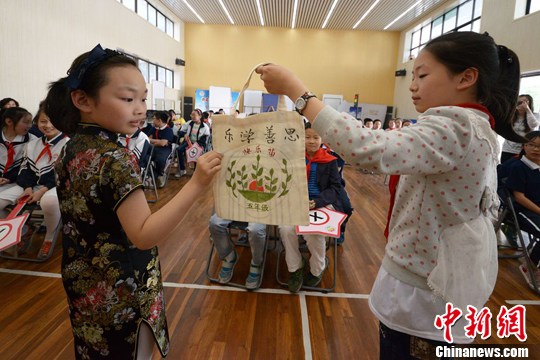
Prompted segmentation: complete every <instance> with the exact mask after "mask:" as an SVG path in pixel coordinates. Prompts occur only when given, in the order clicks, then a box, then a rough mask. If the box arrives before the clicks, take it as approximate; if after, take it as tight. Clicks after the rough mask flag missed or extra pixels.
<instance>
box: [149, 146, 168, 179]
mask: <svg viewBox="0 0 540 360" xmlns="http://www.w3.org/2000/svg"><path fill="white" fill-rule="evenodd" d="M169 155H171V148H170V147H168V146H166V147H157V146H156V147H155V148H154V154H153V156H152V160H154V163H155V164H156V167H155V169H156V175H157V176H161V175H163V174H164V173H165V166H166V165H167V158H168V157H169Z"/></svg>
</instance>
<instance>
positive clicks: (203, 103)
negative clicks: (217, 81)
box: [195, 89, 210, 111]
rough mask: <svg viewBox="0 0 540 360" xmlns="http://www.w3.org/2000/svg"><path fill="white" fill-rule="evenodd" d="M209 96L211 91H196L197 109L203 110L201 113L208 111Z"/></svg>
mask: <svg viewBox="0 0 540 360" xmlns="http://www.w3.org/2000/svg"><path fill="white" fill-rule="evenodd" d="M209 96H210V90H202V89H197V90H195V109H201V111H208V98H209Z"/></svg>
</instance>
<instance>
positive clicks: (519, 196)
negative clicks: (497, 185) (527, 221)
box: [512, 191, 540, 215]
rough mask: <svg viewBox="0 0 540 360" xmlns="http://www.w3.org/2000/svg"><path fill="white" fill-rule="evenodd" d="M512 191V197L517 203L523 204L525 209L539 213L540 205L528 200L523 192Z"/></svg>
mask: <svg viewBox="0 0 540 360" xmlns="http://www.w3.org/2000/svg"><path fill="white" fill-rule="evenodd" d="M512 193H513V194H514V198H515V199H516V202H517V203H518V204H519V205H521V206H523V207H524V208H525V209H527V210H530V211H532V212H534V213H535V214H538V215H540V207H538V205H536V204H535V203H533V202H532V201H531V200H529V198H527V197H526V196H525V194H524V193H522V192H519V191H512Z"/></svg>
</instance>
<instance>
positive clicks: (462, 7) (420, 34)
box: [403, 0, 540, 61]
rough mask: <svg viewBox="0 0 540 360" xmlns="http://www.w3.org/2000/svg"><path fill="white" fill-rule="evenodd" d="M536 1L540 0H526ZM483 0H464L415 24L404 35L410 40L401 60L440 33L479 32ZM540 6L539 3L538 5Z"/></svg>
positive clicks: (411, 55)
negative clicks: (431, 17) (413, 27)
mask: <svg viewBox="0 0 540 360" xmlns="http://www.w3.org/2000/svg"><path fill="white" fill-rule="evenodd" d="M526 1H536V2H538V3H540V0H526ZM482 5H483V0H466V1H463V2H462V3H461V4H459V5H457V6H456V7H454V8H452V9H450V10H448V11H447V12H445V13H444V14H442V15H441V16H439V17H437V18H435V20H433V21H431V22H429V23H427V24H422V25H421V26H420V25H419V26H417V27H416V28H415V29H414V30H412V31H411V32H409V34H408V35H409V36H406V38H407V39H408V40H407V41H410V42H409V44H406V46H405V48H406V49H408V50H406V51H405V53H404V54H403V61H407V60H409V59H413V58H415V57H416V56H417V55H418V52H420V50H421V49H422V48H423V47H424V46H425V45H426V44H427V43H428V42H429V40H431V39H434V38H436V37H438V36H440V35H442V34H446V33H448V32H451V31H475V32H480V17H481V15H482ZM539 6H540V5H539Z"/></svg>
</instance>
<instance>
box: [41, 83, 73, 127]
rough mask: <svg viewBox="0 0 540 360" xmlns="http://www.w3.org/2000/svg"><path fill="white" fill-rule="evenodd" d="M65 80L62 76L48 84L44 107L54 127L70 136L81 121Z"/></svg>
mask: <svg viewBox="0 0 540 360" xmlns="http://www.w3.org/2000/svg"><path fill="white" fill-rule="evenodd" d="M65 82H66V78H65V77H64V78H61V79H59V80H58V81H55V82H52V83H51V84H50V85H49V92H48V93H47V97H46V98H45V104H44V109H45V113H46V114H47V116H48V117H49V118H50V119H51V123H52V124H53V125H54V127H55V128H57V129H58V130H60V131H61V132H63V133H65V134H68V136H71V135H72V134H73V133H74V132H75V129H76V128H77V125H78V124H79V123H80V122H81V113H80V112H79V109H77V108H76V107H75V105H73V102H72V101H71V90H70V89H69V88H68V87H67V85H66V84H65Z"/></svg>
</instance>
